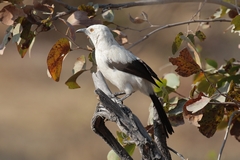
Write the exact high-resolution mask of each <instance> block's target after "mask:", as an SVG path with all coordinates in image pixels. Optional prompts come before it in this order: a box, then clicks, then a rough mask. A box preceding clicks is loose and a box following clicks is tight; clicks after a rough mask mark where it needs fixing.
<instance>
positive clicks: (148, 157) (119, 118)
mask: <svg viewBox="0 0 240 160" xmlns="http://www.w3.org/2000/svg"><path fill="white" fill-rule="evenodd" d="M92 77H93V81H94V85H95V87H96V93H97V94H98V95H99V99H100V104H99V105H98V106H97V110H96V112H95V114H94V116H93V119H92V129H93V131H94V132H96V133H97V134H98V135H100V136H101V137H102V138H103V139H104V140H105V141H106V142H107V143H108V144H109V145H110V146H111V147H112V149H113V150H114V151H115V152H116V153H117V154H118V155H119V156H120V157H121V158H122V159H131V157H130V156H129V155H128V154H126V152H125V151H123V150H124V149H123V148H122V147H120V146H119V145H120V144H116V143H118V142H116V141H115V140H113V139H114V138H113V135H112V134H111V132H110V131H109V130H108V129H107V128H106V127H105V125H104V123H105V121H104V120H106V119H107V120H110V121H112V122H115V123H116V124H117V125H118V127H119V129H120V130H121V131H122V132H124V133H125V134H126V135H128V136H129V137H130V138H131V140H132V141H133V142H134V143H135V144H136V145H137V146H138V148H139V151H140V153H141V155H142V159H143V160H171V156H170V153H169V151H168V149H167V145H166V135H164V131H163V130H161V127H162V124H159V125H158V126H157V127H154V130H156V132H158V134H156V135H162V136H165V137H164V138H165V140H164V138H163V137H158V139H159V141H158V142H157V143H158V144H161V145H162V147H161V150H164V152H162V151H160V148H158V144H156V143H155V142H154V141H153V140H152V138H151V137H150V136H149V134H148V133H147V131H146V129H145V128H144V126H143V125H142V123H141V122H140V120H139V119H138V118H137V117H136V116H135V115H134V114H133V113H132V112H131V110H130V109H129V108H128V107H126V106H124V105H123V104H120V103H119V101H118V99H117V98H116V97H113V96H112V93H111V92H110V91H109V90H108V87H107V85H106V82H105V80H104V78H103V76H102V74H101V72H99V71H98V72H97V73H93V74H92ZM101 89H102V90H103V91H106V94H105V93H104V92H102V90H101ZM112 97H113V98H112ZM155 114H157V113H155ZM159 126H160V127H159ZM155 141H156V138H155ZM163 148H164V149H163ZM163 153H164V154H163ZM129 157H130V158H129Z"/></svg>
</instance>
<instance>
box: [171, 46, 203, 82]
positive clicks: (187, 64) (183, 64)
mask: <svg viewBox="0 0 240 160" xmlns="http://www.w3.org/2000/svg"><path fill="white" fill-rule="evenodd" d="M169 61H170V62H171V63H172V64H173V65H177V66H178V68H177V69H176V70H175V71H176V72H177V73H178V74H179V75H180V76H183V77H188V76H191V75H192V74H194V73H198V72H200V71H201V68H200V66H199V65H198V64H197V63H196V62H195V61H194V59H193V58H192V56H191V54H190V53H189V51H188V49H187V48H184V49H183V50H182V51H181V52H180V55H179V57H176V58H169Z"/></svg>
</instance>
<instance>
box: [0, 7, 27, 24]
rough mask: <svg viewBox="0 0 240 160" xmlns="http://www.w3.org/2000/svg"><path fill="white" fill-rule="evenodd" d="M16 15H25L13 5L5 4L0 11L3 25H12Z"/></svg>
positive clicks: (0, 19)
mask: <svg viewBox="0 0 240 160" xmlns="http://www.w3.org/2000/svg"><path fill="white" fill-rule="evenodd" d="M18 17H25V13H24V11H23V10H22V8H20V7H17V6H15V5H12V4H10V5H7V6H5V7H3V8H2V10H1V11H0V21H1V22H2V23H3V24H5V25H12V24H13V23H14V21H15V20H16V19H17V18H18Z"/></svg>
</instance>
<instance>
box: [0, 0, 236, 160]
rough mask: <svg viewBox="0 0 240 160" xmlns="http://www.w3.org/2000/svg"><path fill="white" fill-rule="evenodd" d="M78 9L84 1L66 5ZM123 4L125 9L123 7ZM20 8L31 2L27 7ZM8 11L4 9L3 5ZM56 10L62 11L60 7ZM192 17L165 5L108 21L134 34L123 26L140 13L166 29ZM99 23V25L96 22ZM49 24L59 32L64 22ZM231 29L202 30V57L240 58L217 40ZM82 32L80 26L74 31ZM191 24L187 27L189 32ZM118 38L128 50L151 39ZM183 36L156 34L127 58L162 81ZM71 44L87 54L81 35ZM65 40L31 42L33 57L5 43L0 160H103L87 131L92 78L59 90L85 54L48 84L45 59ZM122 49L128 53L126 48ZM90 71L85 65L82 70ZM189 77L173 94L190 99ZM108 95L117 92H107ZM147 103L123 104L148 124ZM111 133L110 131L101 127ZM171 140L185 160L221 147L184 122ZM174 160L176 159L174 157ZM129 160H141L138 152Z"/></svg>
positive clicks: (210, 9)
mask: <svg viewBox="0 0 240 160" xmlns="http://www.w3.org/2000/svg"><path fill="white" fill-rule="evenodd" d="M67 2H68V3H69V4H70V5H73V6H78V5H79V4H82V3H86V2H87V1H81V2H77V1H73V0H68V1H67ZM92 2H94V3H117V1H113V0H112V1H111V0H109V1H106V0H105V1H92ZM121 2H128V1H127V0H122V1H121ZM25 3H29V4H30V3H31V1H30V0H28V1H25ZM5 5H6V4H5ZM218 7H219V6H217V5H214V4H205V6H204V7H203V9H202V12H201V13H202V14H201V17H202V18H207V17H209V16H211V15H212V14H213V13H214V11H215V10H216V9H217V8H218ZM60 9H61V8H60ZM197 10H198V3H181V4H179V3H172V4H165V5H154V6H142V7H133V8H129V9H122V10H117V11H114V13H115V20H114V22H115V23H117V24H119V25H121V26H127V27H131V28H136V29H142V28H144V27H146V26H147V25H146V24H141V25H136V24H132V23H131V22H130V21H129V14H131V15H132V16H133V17H135V16H140V14H141V12H142V11H144V12H146V13H147V14H148V17H149V21H150V22H151V23H152V24H157V25H166V24H169V23H175V22H181V21H186V20H189V19H191V17H192V16H193V15H194V14H195V13H196V11H197ZM98 18H100V19H101V17H100V16H99V17H98ZM226 18H228V17H226ZM54 24H55V25H56V26H57V27H59V29H60V30H61V28H62V27H63V28H62V30H63V32H64V29H65V27H64V26H63V24H62V22H54ZM229 25H230V24H229V23H212V24H211V28H209V29H207V30H203V32H204V33H205V34H206V36H207V39H206V40H205V41H204V42H201V43H200V42H199V44H200V45H201V46H202V48H203V50H202V52H201V54H202V55H201V56H202V58H203V59H204V58H210V59H215V60H217V61H218V63H219V64H223V62H224V60H228V59H230V58H232V57H235V58H236V59H239V58H240V54H239V48H238V44H239V43H240V38H239V36H238V35H237V34H233V33H231V32H230V31H227V32H226V33H225V34H224V33H223V32H224V31H225V30H226V28H227V27H228V26H229ZM79 27H82V26H79ZM195 27H196V25H192V24H191V25H190V29H192V30H194V29H195ZM6 28H7V26H4V25H0V29H1V32H0V37H1V38H3V37H4V34H5V29H6ZM150 31H151V30H146V31H145V32H141V33H139V32H135V31H131V30H126V31H124V32H125V33H126V34H127V35H128V39H129V41H130V42H132V43H134V42H136V41H137V40H139V39H140V38H141V37H143V36H144V35H146V34H147V33H149V32H150ZM180 31H181V32H183V33H186V31H187V26H186V25H185V26H178V27H174V28H168V29H165V30H162V31H159V32H158V33H157V34H154V35H152V36H151V37H149V38H148V39H147V40H145V41H144V42H142V43H140V44H139V45H137V46H135V47H134V48H132V49H131V51H132V52H133V53H134V54H135V55H137V56H138V57H140V58H141V59H143V60H144V61H145V62H146V63H148V64H149V65H150V66H151V67H152V69H153V70H154V71H155V72H156V73H157V74H158V75H159V77H161V76H162V75H163V74H164V73H168V72H174V69H175V67H172V66H171V67H167V68H164V69H161V70H160V68H161V67H162V66H165V65H167V64H169V62H168V58H169V57H171V56H172V54H171V45H172V42H173V40H174V38H175V36H176V35H177V34H178V33H179V32H180ZM77 36H78V37H77V43H78V44H79V45H80V46H83V47H85V46H86V45H87V44H88V40H87V39H86V36H84V35H81V34H79V35H77ZM61 37H63V35H61V34H59V33H58V32H55V31H53V30H52V31H50V32H47V33H42V34H40V35H39V36H38V37H37V38H36V42H35V44H34V46H33V49H32V55H31V57H29V56H28V55H26V56H25V57H24V58H23V59H22V58H20V55H19V54H18V52H17V50H16V45H15V44H14V43H11V42H10V43H9V44H8V45H7V48H6V50H5V52H4V54H3V55H2V56H0V160H54V159H57V160H80V159H85V160H93V159H101V160H104V159H106V156H107V153H108V152H109V150H110V147H109V146H108V145H107V144H106V143H105V142H104V141H103V140H102V139H101V138H100V137H99V136H98V135H96V134H94V133H93V131H92V130H91V128H90V122H91V118H92V115H93V113H94V111H95V107H96V104H97V103H98V101H97V99H96V95H95V93H94V87H93V82H92V79H91V74H90V73H88V72H85V73H83V75H82V76H80V77H79V78H78V83H79V84H80V85H81V88H80V89H75V90H70V89H68V87H67V86H66V85H65V84H64V83H65V81H66V80H67V79H68V78H69V77H70V76H71V74H72V71H71V70H72V67H73V65H74V62H75V61H76V59H77V58H78V57H79V56H81V55H86V56H87V55H88V52H86V51H83V50H76V51H73V52H70V54H69V55H68V56H67V58H66V59H65V61H64V63H63V69H62V74H61V78H60V81H59V82H58V83H57V82H54V81H53V80H52V79H50V78H48V76H47V73H46V70H47V65H46V59H47V55H48V52H49V51H50V49H51V47H52V45H53V44H54V43H55V42H56V41H57V40H58V39H59V38H61ZM126 47H127V46H126ZM88 66H90V64H88ZM191 82H192V78H181V87H180V88H179V90H178V91H179V92H180V93H181V94H183V95H185V96H188V95H189V91H190V89H191ZM111 89H112V90H113V91H117V90H116V88H115V87H113V86H111ZM150 102H151V101H150V98H148V97H147V96H144V95H142V94H141V93H138V92H137V93H134V94H133V95H132V96H131V97H130V98H128V99H127V100H126V101H125V104H126V105H127V106H128V107H130V108H131V109H132V111H133V112H134V113H135V114H136V115H137V116H138V117H139V118H140V120H141V121H142V123H143V124H144V125H146V124H147V118H148V106H149V104H150ZM107 125H108V126H109V127H110V128H111V130H112V131H113V133H115V132H116V130H118V129H117V127H116V125H115V124H113V123H110V122H107ZM174 130H175V133H174V134H173V135H172V136H170V138H169V139H168V145H169V146H170V147H171V148H173V149H175V150H177V151H178V152H179V153H181V154H183V155H184V156H185V157H186V158H189V159H190V160H191V159H192V160H211V159H216V156H217V154H218V152H219V150H220V147H221V145H222V141H223V136H224V133H225V132H224V131H217V132H216V134H215V135H214V136H213V137H212V138H209V139H208V138H206V137H204V136H203V135H202V134H200V133H199V132H198V128H196V127H195V126H193V125H190V124H188V123H186V124H184V125H182V126H179V127H175V128H174ZM239 148H240V144H239V143H238V142H237V141H236V140H235V138H234V137H229V138H228V141H227V143H226V147H225V149H224V153H223V158H222V159H225V160H235V159H238V158H237V157H239V156H240V153H239ZM172 157H173V159H174V160H177V159H179V158H178V157H177V156H175V155H173V154H172ZM133 158H134V159H140V156H139V152H138V150H137V149H136V151H135V153H134V156H133Z"/></svg>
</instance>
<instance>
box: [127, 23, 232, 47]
mask: <svg viewBox="0 0 240 160" xmlns="http://www.w3.org/2000/svg"><path fill="white" fill-rule="evenodd" d="M201 22H231V20H230V19H203V20H194V19H193V20H189V21H184V22H178V23H172V24H167V25H164V26H161V27H159V28H157V29H155V30H153V31H152V32H150V33H148V34H147V35H145V36H144V37H143V38H142V39H140V40H138V41H137V42H135V43H133V44H132V45H131V46H130V47H128V49H131V48H132V47H134V46H136V45H137V44H139V43H141V42H143V41H144V40H146V39H147V38H148V37H150V36H151V35H152V34H154V33H156V32H158V31H160V30H163V29H166V28H171V27H176V26H180V25H185V24H190V23H201Z"/></svg>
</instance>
